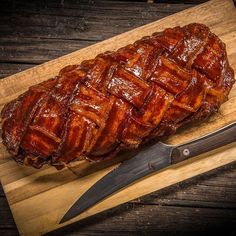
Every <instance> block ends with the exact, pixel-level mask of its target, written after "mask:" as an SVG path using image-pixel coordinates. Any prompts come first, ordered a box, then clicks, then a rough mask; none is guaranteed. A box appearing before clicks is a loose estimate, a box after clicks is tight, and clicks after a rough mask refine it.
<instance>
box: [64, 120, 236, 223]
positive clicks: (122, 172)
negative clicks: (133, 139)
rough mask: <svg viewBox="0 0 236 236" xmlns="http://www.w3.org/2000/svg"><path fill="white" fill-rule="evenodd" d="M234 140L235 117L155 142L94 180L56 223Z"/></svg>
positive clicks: (235, 134)
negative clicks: (179, 138)
mask: <svg viewBox="0 0 236 236" xmlns="http://www.w3.org/2000/svg"><path fill="white" fill-rule="evenodd" d="M234 141H236V121H235V122H233V123H231V124H229V125H227V126H225V127H223V128H221V129H218V130H216V131H215V132H212V133H210V134H208V135H205V136H202V137H200V138H198V139H195V140H192V141H190V142H187V143H184V144H181V145H178V146H171V145H168V144H165V143H163V142H157V143H156V144H154V145H152V146H151V147H148V148H146V149H144V150H142V151H140V152H138V153H137V154H136V155H135V156H134V157H132V158H131V159H129V160H127V161H124V162H123V163H121V164H120V165H119V166H118V167H117V168H115V169H114V170H112V171H111V172H109V173H108V174H107V175H105V176H104V177H103V178H101V179H100V180H98V181H97V182H96V183H95V184H94V185H93V186H92V187H91V188H90V189H88V190H87V191H86V192H85V193H84V194H83V195H82V196H81V197H80V198H79V199H78V200H77V201H76V202H75V203H74V204H73V205H72V207H71V208H70V209H69V210H68V211H67V212H66V214H65V215H64V216H63V218H62V219H61V221H60V224H61V223H64V222H66V221H68V220H70V219H72V218H74V217H76V216H78V215H79V214H81V213H82V212H84V211H85V210H87V209H89V208H90V207H92V206H93V205H95V204H96V203H98V202H100V201H102V200H103V199H105V198H107V197H108V196H110V195H111V194H113V193H115V192H117V191H119V190H121V189H122V188H125V187H127V186H128V185H130V184H132V183H134V182H135V181H137V180H139V179H141V178H143V177H146V176H149V175H150V174H152V173H154V172H157V171H158V170H162V169H163V168H166V167H168V166H170V165H173V164H176V163H179V162H182V161H184V160H187V159H189V158H191V157H194V156H197V155H200V154H202V153H206V152H208V151H211V150H214V149H217V148H219V147H222V146H224V145H226V144H229V143H232V142H234Z"/></svg>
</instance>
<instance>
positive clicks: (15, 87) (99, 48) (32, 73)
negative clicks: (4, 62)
mask: <svg viewBox="0 0 236 236" xmlns="http://www.w3.org/2000/svg"><path fill="white" fill-rule="evenodd" d="M196 15H197V16H198V19H199V20H198V21H199V22H202V23H205V24H207V25H208V26H210V27H211V30H212V31H213V32H215V33H216V34H217V35H219V36H220V37H221V39H222V40H223V41H224V42H226V44H227V51H228V55H229V60H230V63H231V65H232V66H233V67H234V69H235V68H236V48H235V43H236V17H235V16H236V13H235V8H234V6H233V2H232V1H230V0H224V1H220V0H214V1H211V2H209V3H205V4H203V5H200V6H197V7H195V8H192V9H189V10H186V11H183V12H180V13H178V14H176V15H173V16H170V17H167V18H165V19H163V20H160V21H157V22H153V23H151V24H148V25H145V26H143V27H140V28H138V29H135V30H132V31H130V32H128V33H124V34H122V35H119V36H116V37H114V38H111V39H108V40H106V41H104V42H101V43H98V44H95V45H93V46H90V47H88V48H85V49H82V50H80V51H76V52H74V53H71V54H69V55H66V56H63V57H61V58H58V59H56V60H53V61H50V62H48V63H45V64H42V65H40V66H37V67H34V68H32V69H29V70H26V71H24V72H21V73H18V74H16V75H13V76H10V77H8V78H6V79H4V80H2V81H0V105H1V106H3V104H5V103H6V102H8V101H10V100H11V99H13V98H15V97H16V96H18V95H19V94H20V93H22V92H23V91H25V90H26V89H27V88H28V87H29V86H30V85H32V84H35V83H38V82H40V81H43V80H46V79H48V78H50V77H52V76H55V75H56V74H57V73H58V71H59V70H60V69H61V68H62V67H63V66H65V65H68V64H74V63H80V62H81V61H82V60H84V59H88V58H92V57H93V56H94V55H95V54H98V53H100V52H103V51H106V50H115V49H117V48H119V47H121V46H124V45H126V44H128V43H131V42H133V41H135V40H137V39H139V38H140V37H142V36H144V35H150V34H151V33H153V32H155V31H159V30H162V29H164V28H166V27H172V26H175V25H185V24H187V23H190V22H193V21H196ZM18 81H21V83H18ZM235 105H236V89H235V87H234V88H233V90H232V92H231V94H230V100H229V101H228V102H227V103H226V104H224V105H223V106H222V109H221V111H220V113H218V114H217V115H215V116H213V117H211V119H209V120H208V121H206V122H204V123H202V124H201V125H200V124H199V125H197V126H196V125H192V126H189V127H188V128H185V129H182V130H181V131H179V132H178V134H176V135H174V136H172V137H171V138H170V139H168V140H167V141H168V142H170V143H180V142H184V141H187V140H190V139H192V138H195V137H198V136H200V135H202V134H205V133H208V132H209V131H212V130H214V129H216V128H218V127H221V126H223V125H225V124H228V123H230V122H232V121H233V120H235V119H236V106H235ZM0 150H1V154H0V155H1V156H0V178H1V182H2V184H3V188H4V192H5V193H6V196H7V199H8V201H9V204H10V207H11V210H12V212H13V215H14V218H15V221H16V224H17V227H18V229H19V232H20V233H21V234H22V235H32V233H34V234H43V233H46V232H49V231H51V230H53V229H56V228H58V227H60V226H61V225H58V222H59V220H60V219H61V217H62V216H63V214H64V213H65V211H66V210H67V209H68V208H69V206H70V205H71V204H72V203H73V202H74V201H75V200H76V199H77V198H78V197H79V196H80V195H81V194H82V193H83V192H84V191H86V189H87V188H89V187H90V186H91V185H92V184H93V183H95V182H96V181H97V180H98V179H99V178H101V177H102V176H103V175H105V174H106V173H107V172H108V171H110V170H111V169H113V168H114V165H113V166H109V165H110V164H111V163H104V164H102V165H101V164H95V165H94V164H89V163H85V162H80V163H74V164H72V165H71V167H70V168H69V169H65V170H62V171H60V172H58V171H56V170H55V169H53V168H49V167H45V168H43V169H42V170H40V171H38V170H34V169H30V168H27V167H22V166H18V165H17V164H16V163H15V162H14V161H12V160H11V158H10V156H9V154H7V152H6V151H4V150H5V149H4V147H3V146H1V147H0ZM235 153H236V147H235V145H233V144H232V145H228V146H227V147H225V148H222V149H221V150H217V151H215V152H211V153H208V154H207V155H203V156H199V157H196V158H194V159H193V160H191V161H190V160H189V161H186V162H185V163H182V164H181V165H177V166H175V167H172V168H168V169H166V170H163V171H161V172H159V173H157V174H154V175H152V176H150V177H148V178H145V179H143V180H142V181H140V182H138V183H136V184H134V185H132V186H130V187H128V188H127V189H125V190H123V191H121V192H119V193H118V194H115V195H113V196H111V197H110V198H108V199H106V200H105V201H103V202H102V203H100V204H99V205H97V206H94V207H93V208H91V209H90V210H88V211H87V212H85V213H83V214H82V215H81V216H79V217H77V218H76V219H74V220H72V221H71V222H74V221H77V220H79V219H82V218H86V217H88V216H89V215H93V214H95V213H97V212H100V211H103V210H105V209H108V208H111V207H114V206H117V205H119V204H121V203H123V202H127V201H130V200H132V199H135V198H137V197H139V196H142V195H146V194H148V193H151V192H153V191H156V190H158V189H161V188H164V187H166V186H169V185H171V184H175V183H177V182H180V181H182V180H184V179H187V178H190V177H192V176H195V175H198V174H201V173H204V172H206V171H209V170H212V169H214V168H217V167H219V166H222V165H225V164H227V163H230V162H233V161H235V160H236V157H235ZM103 165H107V166H108V167H107V168H105V169H102V168H103V167H104V166H103ZM71 170H72V171H71ZM95 170H96V171H95ZM78 175H79V176H78ZM143 186H145V188H144V187H143ZM111 203H112V204H111ZM71 222H70V223H71Z"/></svg>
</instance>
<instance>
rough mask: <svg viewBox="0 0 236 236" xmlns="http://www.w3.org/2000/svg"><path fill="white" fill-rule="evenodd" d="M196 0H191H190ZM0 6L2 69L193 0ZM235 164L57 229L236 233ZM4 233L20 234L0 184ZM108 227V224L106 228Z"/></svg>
mask: <svg viewBox="0 0 236 236" xmlns="http://www.w3.org/2000/svg"><path fill="white" fill-rule="evenodd" d="M190 2H193V1H190ZM4 5H5V7H1V9H0V11H1V13H0V15H1V22H0V62H1V63H0V71H1V77H5V76H7V75H10V74H13V73H16V72H17V71H19V70H23V69H25V68H29V67H31V66H33V65H35V64H39V63H42V62H44V61H47V60H50V59H53V58H56V57H58V56H61V55H63V54H67V53H69V52H72V51H74V50H77V49H79V48H80V47H84V46H87V45H90V44H94V43H95V42H97V41H100V40H103V39H106V38H109V37H111V36H113V35H116V34H119V33H122V32H124V31H127V30H129V29H132V28H135V27H137V26H140V25H143V24H146V23H148V22H151V21H154V20H156V19H159V18H162V17H164V16H166V15H168V14H172V13H174V12H177V11H180V10H182V9H185V8H187V7H190V6H192V5H193V4H167V3H163V4H159V3H155V4H147V3H144V2H142V3H135V5H134V3H127V2H110V1H109V2H99V3H97V2H96V3H95V2H89V3H83V4H80V5H78V4H76V3H75V1H70V2H67V1H62V2H57V1H51V2H50V3H46V2H45V1H44V2H35V3H27V4H26V3H21V4H17V3H13V2H7V3H6V4H4ZM235 167H236V164H231V165H229V166H226V167H223V168H220V169H219V170H216V171H213V172H211V173H209V174H205V175H203V176H201V177H197V178H194V179H193V180H189V181H185V182H184V183H182V184H178V185H175V186H172V187H169V188H168V189H166V190H162V191H161V192H160V191H159V192H157V193H153V194H151V195H149V196H148V197H145V198H141V199H138V200H135V201H132V202H130V203H127V204H125V205H122V206H121V207H117V208H115V209H113V210H110V211H108V212H105V213H102V214H100V215H97V216H94V217H92V218H90V219H88V220H84V221H82V222H79V223H76V224H74V225H73V226H69V227H66V228H64V229H62V230H58V231H56V232H54V233H52V234H54V235H59V234H63V235H65V234H67V235H101V234H105V235H111V234H114V235H121V234H122V235H131V234H132V235H136V234H138V235H140V234H146V235H151V234H153V235H154V234H157V232H158V235H167V234H172V235H173V234H178V233H179V232H183V233H185V234H188V233H189V232H191V233H192V232H195V233H198V234H199V233H203V232H206V231H207V232H210V231H212V232H213V231H215V232H216V231H217V232H219V231H222V233H223V232H224V234H226V233H229V234H231V235H233V234H234V233H235V234H236V229H235V223H236V181H235V177H236V170H235ZM0 219H1V220H0V235H17V231H16V228H15V226H14V222H13V220H12V217H11V213H10V211H9V208H8V206H7V202H6V200H5V198H4V194H3V192H2V191H1V192H0ZM104 231H105V232H104Z"/></svg>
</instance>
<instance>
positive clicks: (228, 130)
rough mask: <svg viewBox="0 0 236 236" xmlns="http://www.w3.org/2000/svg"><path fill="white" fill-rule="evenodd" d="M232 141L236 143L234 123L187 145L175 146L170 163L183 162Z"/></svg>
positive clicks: (235, 124) (235, 123)
mask: <svg viewBox="0 0 236 236" xmlns="http://www.w3.org/2000/svg"><path fill="white" fill-rule="evenodd" d="M234 141H236V122H234V123H231V124H229V125H227V126H224V127H223V128H221V129H218V130H216V131H214V132H212V133H210V134H207V135H205V136H202V137H200V138H198V139H195V140H193V141H190V142H188V143H185V144H181V145H179V146H175V147H174V149H173V150H172V153H171V163H173V164H175V163H178V162H181V161H184V160H186V159H188V158H191V157H194V156H197V155H200V154H202V153H205V152H208V151H211V150H214V149H216V148H219V147H222V146H224V145H226V144H229V143H232V142H234Z"/></svg>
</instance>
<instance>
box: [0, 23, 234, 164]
mask: <svg viewBox="0 0 236 236" xmlns="http://www.w3.org/2000/svg"><path fill="white" fill-rule="evenodd" d="M233 83H234V74H233V71H232V69H231V68H230V66H229V64H228V60H227V55H226V51H225V46H224V44H223V43H222V42H221V41H220V40H219V39H218V38H217V37H216V36H215V35H214V34H212V33H210V32H209V29H208V28H207V27H206V26H204V25H200V24H190V25H188V26H185V27H183V28H180V27H175V28H173V29H166V30H164V31H163V32H160V33H155V34H153V35H152V36H148V37H144V38H142V39H141V40H138V41H136V42H135V43H134V44H131V45H128V46H126V47H123V48H121V49H119V50H118V51H117V52H106V53H104V54H100V55H98V56H97V57H96V58H95V59H92V60H87V61H83V62H82V63H81V65H79V66H78V65H73V66H67V67H65V68H64V69H62V70H61V71H60V73H59V76H58V77H57V78H55V79H52V80H49V81H46V82H44V83H42V84H39V85H37V86H34V87H31V88H30V90H29V91H27V92H26V93H25V94H23V95H22V96H21V97H19V98H18V99H17V100H15V101H13V102H11V103H9V104H8V105H6V106H5V107H4V110H3V112H2V118H3V131H4V132H3V140H4V142H5V145H6V146H7V147H8V149H9V150H10V151H12V152H13V153H14V154H17V153H18V156H17V157H16V159H17V161H19V162H24V163H25V164H27V165H32V166H34V167H36V168H40V167H41V166H42V165H43V164H45V163H51V164H52V165H55V166H56V167H57V168H61V167H63V166H64V164H66V163H69V162H71V161H73V160H75V159H82V158H86V159H90V160H95V161H97V160H102V159H104V158H108V157H111V156H112V155H115V154H116V153H117V152H118V151H119V150H120V149H121V148H134V147H137V146H138V145H139V144H140V143H141V142H142V141H143V140H147V139H150V138H151V137H157V136H162V135H168V134H171V133H173V132H174V131H175V130H176V129H177V128H178V127H179V126H181V125H182V124H183V123H186V122H188V121H190V120H194V119H200V118H203V117H206V116H208V115H209V114H210V113H212V112H213V111H215V110H217V109H218V108H219V106H220V105H221V103H223V102H224V101H225V100H226V99H227V95H228V93H229V90H230V89H231V87H232V85H233ZM19 147H20V151H18V149H19Z"/></svg>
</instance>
